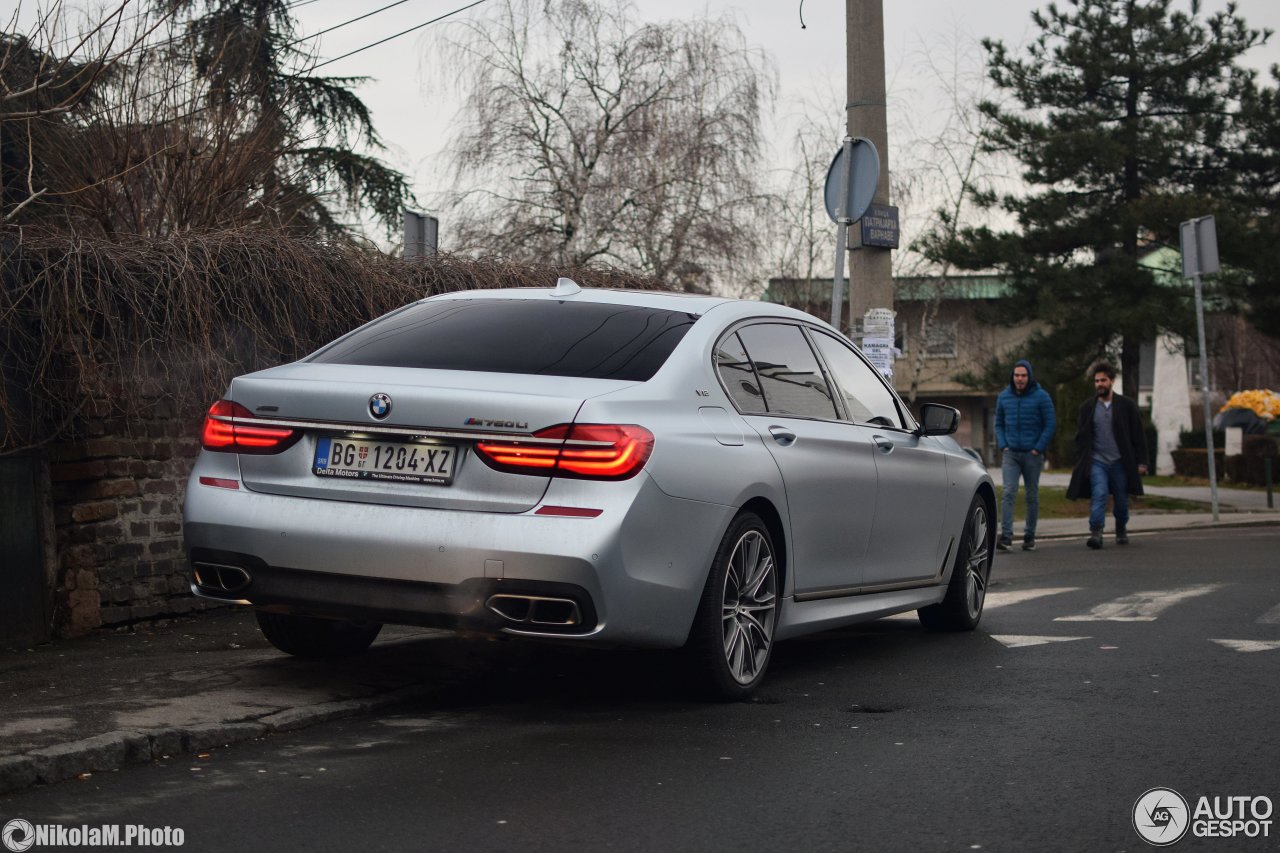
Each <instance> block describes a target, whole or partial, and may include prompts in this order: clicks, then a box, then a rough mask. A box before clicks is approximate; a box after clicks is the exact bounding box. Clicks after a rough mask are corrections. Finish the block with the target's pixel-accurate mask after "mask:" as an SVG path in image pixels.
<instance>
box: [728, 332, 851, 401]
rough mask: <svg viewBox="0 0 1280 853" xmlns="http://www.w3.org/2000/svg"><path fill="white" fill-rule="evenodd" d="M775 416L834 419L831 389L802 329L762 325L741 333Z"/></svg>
mask: <svg viewBox="0 0 1280 853" xmlns="http://www.w3.org/2000/svg"><path fill="white" fill-rule="evenodd" d="M738 337H739V338H740V339H741V340H742V344H743V346H744V347H746V351H747V355H748V356H749V357H750V359H751V363H752V364H753V365H754V366H755V372H756V375H757V376H758V377H760V390H761V392H762V393H763V395H764V402H765V405H766V406H767V407H768V410H769V411H770V412H772V413H775V414H779V415H798V416H800V417H805V418H821V419H824V420H832V419H834V418H835V417H836V409H835V402H834V401H833V400H832V396H831V389H830V388H828V387H827V380H826V379H825V378H824V377H823V375H822V368H820V367H819V366H818V359H817V357H816V356H815V355H814V354H813V350H812V349H810V348H809V343H808V342H807V341H806V340H805V339H804V333H803V332H801V331H800V327H799V326H791V325H787V324H784V323H759V324H757V325H754V326H746V327H744V328H742V329H740V330H739V331H738Z"/></svg>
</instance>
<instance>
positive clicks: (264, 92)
mask: <svg viewBox="0 0 1280 853" xmlns="http://www.w3.org/2000/svg"><path fill="white" fill-rule="evenodd" d="M167 2H169V3H170V4H171V6H172V8H173V9H174V10H175V11H176V12H178V13H179V14H182V15H186V16H187V17H188V19H189V20H188V23H187V28H186V37H185V38H184V39H183V40H182V41H181V42H180V43H179V45H178V47H177V48H176V51H177V53H178V57H177V58H179V59H183V60H185V61H188V62H190V63H191V64H192V65H193V66H194V68H195V71H196V74H197V75H198V76H199V77H200V78H201V79H202V80H204V81H205V83H206V85H207V94H206V95H205V101H206V103H205V108H206V109H207V110H210V111H213V112H218V113H232V114H235V115H237V116H238V117H239V118H240V120H241V121H242V122H243V123H244V126H245V128H246V130H245V138H246V139H252V140H254V145H255V148H256V149H258V150H261V148H262V147H263V146H262V140H264V139H266V140H269V141H270V145H269V146H267V147H268V150H270V151H272V152H274V156H273V157H271V158H269V159H268V160H266V161H264V162H262V164H261V166H260V168H259V174H258V183H259V186H257V187H256V188H255V189H256V191H257V198H256V199H255V201H256V202H257V206H258V207H259V208H260V209H263V210H266V211H270V212H271V215H272V216H273V217H274V218H275V219H276V221H277V222H278V223H279V224H281V225H284V226H286V227H302V228H304V229H314V228H319V229H321V230H324V231H328V232H341V231H344V230H346V226H344V225H343V224H342V223H339V222H338V221H337V220H336V219H335V217H334V208H335V207H336V208H338V209H342V210H345V211H346V212H349V213H355V212H356V211H358V210H359V209H360V208H362V207H367V208H368V209H370V210H371V211H372V212H373V214H374V215H375V216H376V217H377V219H378V220H379V221H380V222H381V223H382V224H383V225H384V226H385V227H386V229H387V231H388V232H391V231H392V230H394V229H395V228H396V227H398V225H399V223H400V218H401V209H402V207H403V205H405V204H406V203H407V202H410V201H412V193H411V191H410V189H409V185H408V181H407V179H406V178H405V176H404V175H403V174H401V173H400V172H398V171H396V170H395V169H392V168H390V167H389V166H387V165H386V164H384V163H383V162H381V161H380V160H378V159H377V158H376V157H374V156H370V155H367V154H362V153H360V152H359V151H358V150H357V149H358V148H359V147H360V145H361V143H363V144H364V145H365V146H367V148H369V149H372V150H374V151H377V150H380V149H382V148H383V145H382V142H381V140H380V139H379V138H378V135H377V133H376V132H375V131H374V128H373V122H372V118H371V116H370V114H369V110H368V107H367V106H366V105H365V104H364V102H363V101H361V100H360V98H359V97H358V96H357V95H356V94H355V92H354V91H353V87H354V86H355V85H356V84H358V83H360V82H361V81H362V80H363V79H364V78H361V77H320V76H312V75H311V74H310V73H309V72H308V70H307V64H308V62H309V60H310V57H309V56H308V54H307V53H305V52H304V51H303V50H302V49H301V48H300V47H299V46H298V44H299V41H298V39H297V36H296V32H295V30H294V26H293V19H292V18H291V16H290V13H289V8H290V7H291V6H293V5H296V3H291V2H288V0H167Z"/></svg>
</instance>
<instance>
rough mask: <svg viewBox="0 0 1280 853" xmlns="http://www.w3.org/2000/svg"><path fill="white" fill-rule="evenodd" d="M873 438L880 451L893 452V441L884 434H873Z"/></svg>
mask: <svg viewBox="0 0 1280 853" xmlns="http://www.w3.org/2000/svg"><path fill="white" fill-rule="evenodd" d="M871 440H872V441H874V442H875V443H876V447H878V448H880V451H881V452H882V453H892V452H893V448H894V444H893V442H892V441H890V440H889V439H887V438H885V437H884V436H883V435H873V436H871Z"/></svg>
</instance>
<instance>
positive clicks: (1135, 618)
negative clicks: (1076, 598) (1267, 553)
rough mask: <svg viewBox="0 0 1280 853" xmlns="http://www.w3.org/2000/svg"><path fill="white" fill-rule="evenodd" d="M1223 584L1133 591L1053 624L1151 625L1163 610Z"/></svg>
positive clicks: (1059, 619)
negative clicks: (1112, 623) (1139, 623)
mask: <svg viewBox="0 0 1280 853" xmlns="http://www.w3.org/2000/svg"><path fill="white" fill-rule="evenodd" d="M1224 586H1226V584H1220V583H1206V584H1199V585H1197V586H1184V587H1181V588H1179V589H1160V590H1152V591H1150V592H1135V593H1134V594H1133V595H1126V596H1123V597H1121V598H1117V599H1115V600H1113V601H1108V602H1106V603H1105V604H1099V605H1098V606H1097V607H1095V608H1093V609H1092V610H1090V611H1089V612H1088V613H1079V614H1076V615H1075V616H1059V617H1058V618H1056V619H1054V620H1053V621H1055V622H1154V621H1155V620H1156V617H1158V616H1159V615H1160V614H1161V613H1163V612H1164V611H1165V610H1168V609H1169V608H1170V607H1172V606H1174V605H1175V604H1181V603H1182V602H1184V601H1187V600H1188V599H1191V598H1197V597H1199V596H1201V595H1208V594H1209V593H1211V592H1214V591H1215V590H1219V589H1221V588H1222V587H1224Z"/></svg>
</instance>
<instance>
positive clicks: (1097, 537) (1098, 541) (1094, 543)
mask: <svg viewBox="0 0 1280 853" xmlns="http://www.w3.org/2000/svg"><path fill="white" fill-rule="evenodd" d="M1085 544H1086V545H1088V546H1089V547H1090V548H1092V549H1094V550H1095V551H1096V550H1098V549H1099V548H1101V547H1102V531H1101V530H1095V531H1093V532H1092V533H1090V534H1089V541H1088V542H1086V543H1085Z"/></svg>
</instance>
